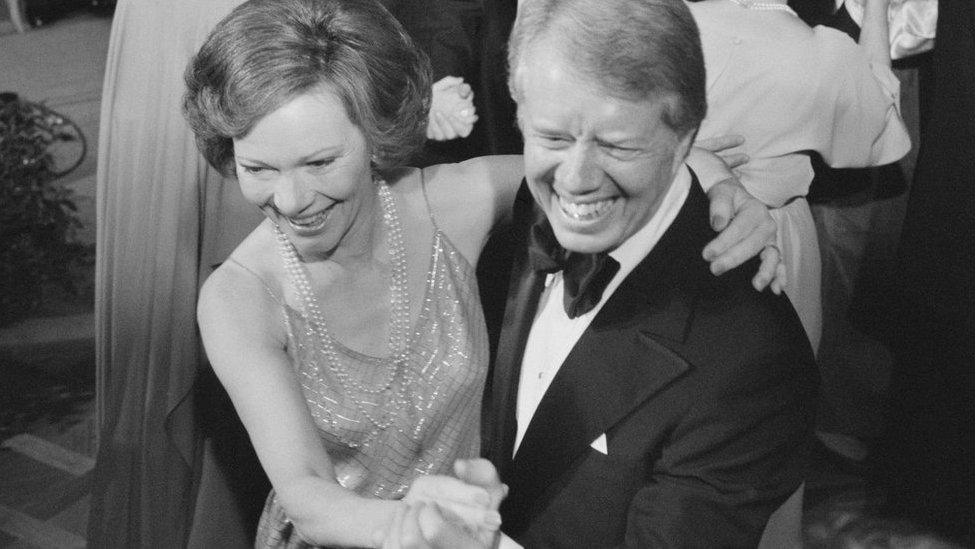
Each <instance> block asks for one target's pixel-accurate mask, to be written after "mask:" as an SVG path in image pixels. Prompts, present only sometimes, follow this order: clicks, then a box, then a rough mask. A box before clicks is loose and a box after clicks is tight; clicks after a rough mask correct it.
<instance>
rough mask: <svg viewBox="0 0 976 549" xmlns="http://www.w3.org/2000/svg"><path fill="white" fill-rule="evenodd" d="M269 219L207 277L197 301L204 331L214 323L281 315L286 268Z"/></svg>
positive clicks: (256, 321)
mask: <svg viewBox="0 0 976 549" xmlns="http://www.w3.org/2000/svg"><path fill="white" fill-rule="evenodd" d="M277 257H278V254H277V252H276V248H275V239H274V233H273V231H272V229H271V225H270V223H269V222H267V221H265V222H264V223H262V224H260V225H258V227H257V228H255V229H254V231H252V232H251V234H250V235H248V236H247V237H246V238H245V239H244V240H243V241H242V242H241V243H240V244H239V245H238V246H237V248H235V249H234V251H233V252H232V253H231V255H230V257H228V258H227V259H226V260H225V261H223V262H222V263H221V264H220V265H219V266H218V267H217V268H216V269H215V270H214V271H213V272H212V273H211V274H210V276H208V277H207V280H206V281H205V282H204V284H203V287H202V288H201V289H200V296H199V299H198V302H197V318H198V320H199V322H200V325H201V326H200V327H201V329H202V330H206V329H207V327H208V326H209V325H211V324H217V325H227V326H230V325H238V324H239V323H242V324H243V323H249V324H252V325H253V324H264V322H266V321H268V322H272V321H275V320H276V319H277V318H278V315H277V314H276V313H275V311H274V309H275V307H277V304H278V303H279V302H280V301H281V297H280V296H282V295H283V284H282V283H281V281H282V280H283V277H282V275H283V272H284V271H283V268H282V267H281V262H280V261H278V260H277Z"/></svg>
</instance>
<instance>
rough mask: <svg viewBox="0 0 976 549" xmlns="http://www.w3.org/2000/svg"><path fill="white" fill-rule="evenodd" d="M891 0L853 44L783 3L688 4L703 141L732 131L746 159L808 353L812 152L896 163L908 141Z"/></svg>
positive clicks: (812, 332) (873, 13) (875, 6)
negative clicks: (699, 62)
mask: <svg viewBox="0 0 976 549" xmlns="http://www.w3.org/2000/svg"><path fill="white" fill-rule="evenodd" d="M887 5H888V0H871V1H870V2H868V3H867V6H866V10H865V19H864V25H865V26H864V30H863V31H862V33H861V37H860V41H859V42H858V43H855V42H854V41H853V40H851V39H850V38H849V37H848V36H847V35H845V34H843V33H841V32H839V31H837V30H834V29H830V28H825V27H815V28H812V29H811V28H810V27H808V26H807V25H806V24H805V23H804V22H803V21H802V20H800V19H799V18H798V17H797V16H796V14H795V13H794V12H793V10H792V9H790V7H789V6H788V5H787V3H786V1H785V0H782V1H779V0H774V1H770V2H754V1H752V0H705V1H702V2H693V3H690V4H689V7H690V8H691V12H692V14H693V15H694V17H695V22H696V23H697V24H698V26H699V29H700V31H701V36H702V49H703V50H704V52H705V67H706V75H707V78H708V88H707V89H708V107H709V112H708V116H706V117H705V120H704V121H703V122H702V127H701V130H700V132H699V137H700V138H708V137H711V136H714V135H725V134H728V133H733V132H734V133H738V134H740V135H742V136H743V137H744V138H745V142H744V143H743V145H742V146H741V147H740V148H739V149H736V150H739V151H741V152H743V153H745V154H746V155H747V156H748V157H749V162H747V163H746V164H744V165H742V166H740V167H739V168H737V175H738V176H739V178H740V179H741V181H742V183H743V185H745V186H746V187H747V188H748V189H750V192H752V193H754V194H755V195H756V197H757V198H759V199H760V200H762V201H763V202H765V203H766V204H767V205H768V206H770V207H771V208H772V210H771V212H772V214H773V217H774V218H775V219H776V221H777V224H778V225H779V230H778V233H777V245H778V246H779V247H780V249H781V251H782V253H783V257H784V261H783V262H784V265H785V267H786V270H787V286H786V295H788V296H789V297H790V300H791V301H792V302H793V304H794V306H795V307H796V310H797V313H798V314H799V315H800V319H801V320H802V321H803V325H804V328H805V329H806V331H807V335H808V337H809V338H810V343H811V345H812V347H813V349H814V351H815V352H816V350H817V348H818V347H819V343H820V336H821V328H822V319H821V276H820V252H819V247H818V244H817V231H816V228H815V226H814V223H813V218H812V216H811V213H810V207H809V205H808V204H807V201H806V195H807V192H808V190H809V187H810V183H811V181H812V180H813V173H814V172H813V168H812V166H811V162H810V157H809V155H810V153H811V152H814V153H817V154H819V155H820V156H821V157H822V158H823V159H824V160H825V161H826V162H827V164H829V165H831V166H835V167H852V166H874V165H881V164H887V163H890V162H894V161H896V160H898V159H899V158H901V157H902V156H904V154H905V153H906V152H908V149H909V148H910V146H911V143H910V141H909V139H908V133H907V132H906V130H905V126H904V123H903V122H902V120H901V117H900V116H899V113H898V108H899V104H898V80H897V79H896V78H895V76H894V75H893V74H892V72H891V69H890V64H891V63H890V58H889V56H888V47H887V36H888V31H887V16H886V14H887Z"/></svg>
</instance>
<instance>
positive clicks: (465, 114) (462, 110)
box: [458, 109, 471, 116]
mask: <svg viewBox="0 0 976 549" xmlns="http://www.w3.org/2000/svg"><path fill="white" fill-rule="evenodd" d="M458 114H459V115H461V116H468V115H469V114H471V111H469V110H468V109H461V111H460V112H459V113H458Z"/></svg>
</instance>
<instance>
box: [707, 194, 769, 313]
mask: <svg viewBox="0 0 976 549" xmlns="http://www.w3.org/2000/svg"><path fill="white" fill-rule="evenodd" d="M708 198H709V203H710V204H709V219H710V222H711V226H712V229H714V230H715V231H720V234H719V235H718V236H717V237H715V239H714V240H712V241H711V242H709V243H708V245H707V246H705V249H704V250H703V251H702V257H704V258H705V260H706V261H709V262H710V263H711V270H712V273H713V274H715V275H720V274H722V273H724V272H726V271H728V270H730V269H733V268H735V267H737V266H739V265H741V264H742V263H744V262H745V261H746V260H748V259H749V258H751V257H752V256H754V255H757V254H758V255H759V258H760V260H761V261H762V263H761V265H760V266H759V272H758V273H756V276H755V277H753V279H752V285H753V287H755V288H756V290H762V289H763V288H765V287H766V286H769V288H770V289H771V290H772V291H773V293H776V294H779V293H780V292H782V291H783V288H784V286H785V285H786V267H785V266H784V265H783V263H782V259H783V258H782V257H781V254H780V251H779V248H778V247H776V222H775V221H774V220H773V218H772V216H770V215H769V210H768V209H767V208H766V205H765V204H763V203H762V202H760V201H758V200H756V199H755V198H753V197H752V195H750V194H749V193H748V192H746V190H745V189H744V188H742V185H741V184H740V183H739V182H738V180H736V179H734V178H732V179H728V180H726V181H723V182H720V183H716V184H715V185H713V186H712V188H711V189H709V190H708Z"/></svg>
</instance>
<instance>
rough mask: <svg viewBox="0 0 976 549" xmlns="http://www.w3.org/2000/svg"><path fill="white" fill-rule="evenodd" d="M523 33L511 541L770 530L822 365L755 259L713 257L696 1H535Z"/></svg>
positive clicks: (508, 319) (674, 543) (519, 38)
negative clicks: (700, 171)
mask: <svg viewBox="0 0 976 549" xmlns="http://www.w3.org/2000/svg"><path fill="white" fill-rule="evenodd" d="M509 45H510V48H509V49H510V54H509V65H510V88H511V90H512V94H513V97H514V98H515V101H516V103H517V105H518V119H519V125H520V127H521V130H522V133H523V135H524V138H525V168H526V181H525V183H524V184H523V187H522V190H521V191H520V193H519V200H517V204H516V212H515V218H516V222H515V233H516V235H517V238H518V239H519V242H520V244H519V246H520V250H519V251H518V252H517V253H516V260H515V266H514V271H513V274H512V279H511V283H510V287H509V297H508V302H507V304H506V311H505V316H504V319H505V320H504V325H503V328H502V333H501V337H500V342H499V346H498V349H499V351H498V357H497V360H496V362H495V364H494V370H493V374H492V377H491V380H490V383H489V386H488V388H487V392H486V400H485V404H486V406H487V410H486V414H485V416H484V417H485V422H484V448H483V451H484V453H485V454H487V455H488V456H489V457H490V459H491V460H492V462H493V463H494V464H495V465H496V467H497V468H498V471H499V472H500V474H501V477H502V481H503V482H505V483H506V484H507V485H508V486H509V488H510V492H509V494H508V497H507V498H506V499H505V501H504V502H503V503H502V507H501V512H502V519H503V524H502V529H503V531H504V533H505V534H506V535H507V536H509V538H508V539H505V540H503V543H502V545H503V546H505V545H514V544H515V543H513V542H512V540H514V542H516V543H517V544H522V545H524V546H527V547H606V546H628V547H695V546H700V547H748V546H752V547H755V546H756V544H757V543H758V542H759V539H760V536H761V534H762V532H763V529H764V527H765V526H766V523H767V520H768V518H769V516H770V514H771V513H773V511H774V510H775V509H776V508H777V506H779V505H780V504H781V503H782V502H783V501H784V500H786V499H787V497H788V496H789V495H790V494H792V493H794V491H796V490H797V488H798V487H799V486H800V485H801V483H802V479H803V477H802V475H803V470H804V467H805V459H806V458H805V451H806V447H807V444H808V442H809V441H810V437H811V428H812V419H813V413H812V410H813V404H814V399H815V393H816V386H817V377H816V375H817V374H816V368H815V366H814V363H813V357H812V353H811V351H810V348H809V344H808V343H807V340H806V337H805V336H804V332H803V330H802V328H801V326H800V324H799V321H798V319H797V316H796V313H795V312H794V311H793V308H792V307H791V305H790V303H789V301H788V300H787V299H786V298H785V297H782V296H775V295H773V294H772V293H771V292H769V291H764V292H756V291H755V290H754V289H753V288H752V286H751V285H750V276H751V273H754V272H755V270H756V263H755V262H754V261H753V262H750V263H746V264H744V265H743V266H741V267H739V268H737V269H735V270H733V271H731V272H729V273H726V274H724V275H722V276H720V277H715V276H713V275H711V273H710V272H709V269H708V264H707V263H706V262H705V261H704V260H703V259H702V258H701V252H700V250H701V249H702V248H703V247H704V246H705V244H706V243H707V242H708V241H709V240H710V239H711V238H713V237H714V233H713V231H712V230H711V229H710V228H709V223H708V201H707V199H706V197H705V195H704V193H703V192H702V190H701V188H700V186H699V184H698V182H697V179H696V176H695V174H694V173H692V172H691V171H690V170H689V169H688V168H687V167H686V165H685V164H684V160H685V157H686V155H687V153H688V150H689V147H690V144H691V142H692V141H693V139H694V136H695V132H696V131H697V128H698V125H699V123H700V122H701V120H702V118H703V117H704V115H705V88H704V86H705V75H704V66H703V61H702V53H701V47H700V44H699V40H698V32H697V29H696V27H695V24H694V22H693V20H692V18H691V15H690V13H689V12H688V9H687V7H686V6H685V5H684V4H683V2H681V1H680V0H610V1H600V2H594V1H592V0H527V1H526V2H524V3H523V4H522V6H521V7H520V14H519V17H518V20H517V21H516V24H515V28H514V30H513V33H512V37H511V40H510V44H509Z"/></svg>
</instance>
